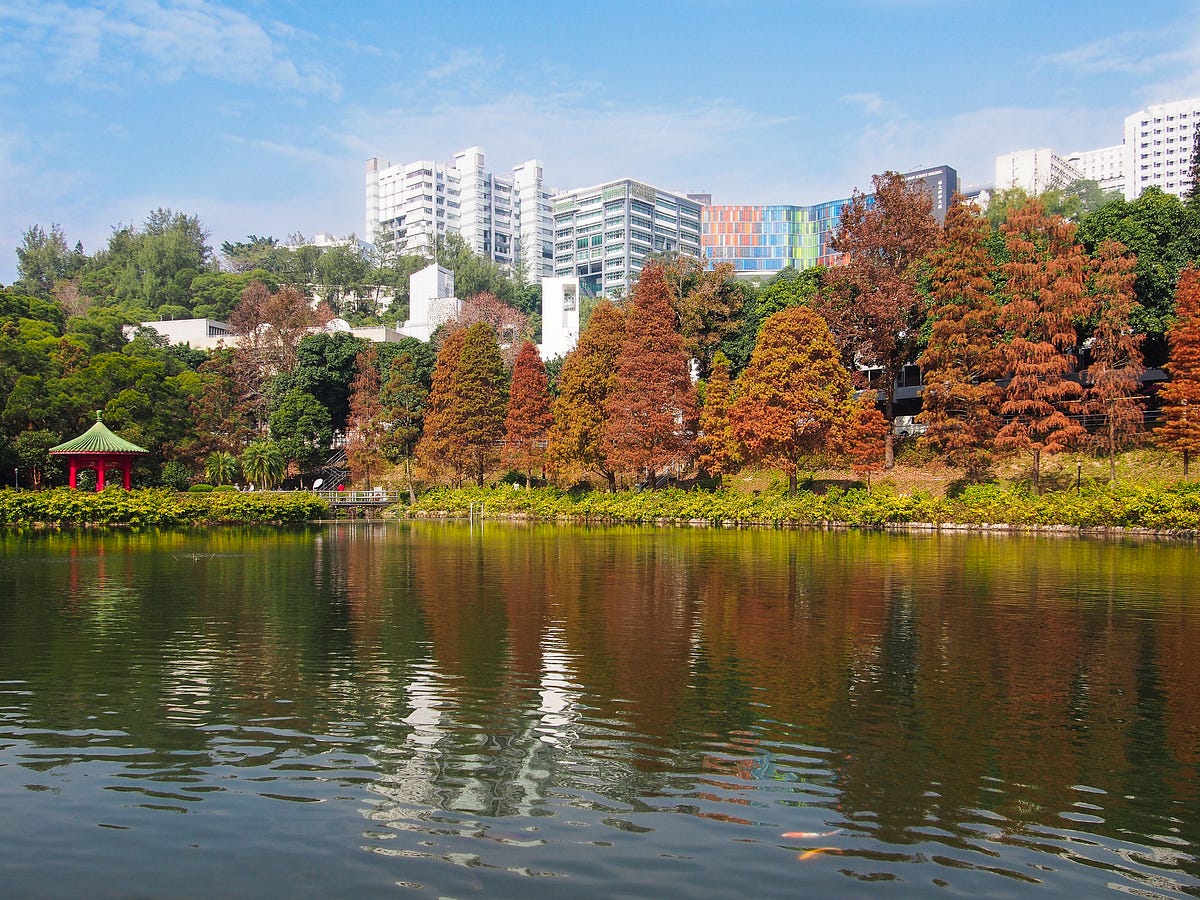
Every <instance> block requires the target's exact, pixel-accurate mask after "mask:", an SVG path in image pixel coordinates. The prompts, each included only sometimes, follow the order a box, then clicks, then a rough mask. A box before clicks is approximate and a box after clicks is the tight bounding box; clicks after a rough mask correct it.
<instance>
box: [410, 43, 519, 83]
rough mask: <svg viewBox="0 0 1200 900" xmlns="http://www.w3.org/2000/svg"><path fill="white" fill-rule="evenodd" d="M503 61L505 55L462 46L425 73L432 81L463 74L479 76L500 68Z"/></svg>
mask: <svg viewBox="0 0 1200 900" xmlns="http://www.w3.org/2000/svg"><path fill="white" fill-rule="evenodd" d="M503 63H504V59H503V57H490V56H487V55H486V54H485V53H484V52H483V51H482V50H478V49H476V50H465V49H461V48H460V49H455V50H452V51H451V52H450V55H449V57H448V58H447V59H446V60H445V62H443V63H441V64H439V65H437V66H434V67H433V68H431V69H427V70H426V71H425V72H424V73H423V75H424V77H425V78H426V79H428V80H430V81H441V80H443V79H447V78H457V77H459V76H463V75H468V76H471V77H472V78H479V77H480V76H482V75H485V74H487V73H489V72H494V71H495V70H497V69H499V68H500V67H501V66H502V65H503Z"/></svg>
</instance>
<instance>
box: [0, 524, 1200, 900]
mask: <svg viewBox="0 0 1200 900" xmlns="http://www.w3.org/2000/svg"><path fill="white" fill-rule="evenodd" d="M0 810H3V814H2V815H0V879H2V882H3V885H4V887H3V892H4V894H5V895H6V896H21V897H25V896H35V897H36V896H62V895H87V896H89V897H117V896H121V897H125V896H163V895H169V896H173V897H209V896H213V895H243V896H251V895H253V896H263V897H266V896H289V897H292V896H329V895H337V896H378V895H390V894H399V895H411V894H422V895H425V896H429V897H462V896H467V895H477V894H487V895H490V896H514V897H515V896H520V897H563V896H572V897H589V896H590V897H650V896H663V895H668V894H672V893H673V894H678V895H682V896H696V897H733V896H756V897H768V896H779V897H783V896H788V897H791V896H797V895H801V894H809V895H816V896H865V895H871V894H886V895H887V896H889V897H890V896H897V895H911V896H928V895H931V894H936V893H939V891H940V892H943V893H945V894H947V895H953V896H980V895H982V896H1011V895H1013V894H1018V893H1026V892H1040V893H1042V894H1047V895H1048V894H1054V895H1068V894H1069V895H1072V896H1082V895H1090V896H1096V895H1098V894H1101V893H1105V892H1117V893H1124V894H1133V895H1135V896H1139V897H1185V896H1200V552H1198V551H1197V549H1196V547H1195V546H1194V545H1191V544H1173V543H1152V542H1144V543H1137V542H1117V541H1103V540H1096V541H1091V540H1080V539H1074V538H1072V539H1055V538H1033V537H1010V536H1003V537H1002V536H992V537H987V536H977V535H965V534H964V535H942V536H938V535H918V536H902V535H887V534H878V533H859V532H828V533H827V532H820V531H774V530H745V531H722V530H689V529H654V528H617V527H614V528H584V527H573V526H553V527H552V526H545V525H512V524H505V523H500V522H485V523H483V524H482V525H480V524H478V523H477V524H475V525H474V526H471V525H468V524H466V523H443V522H415V523H394V522H391V523H382V522H343V523H335V524H330V525H323V526H313V527H309V528H301V529H294V530H267V529H262V530H254V529H226V530H214V531H203V532H201V531H196V532H183V531H181V532H150V533H130V532H123V531H80V532H66V533H58V534H55V533H39V532H15V533H8V534H0Z"/></svg>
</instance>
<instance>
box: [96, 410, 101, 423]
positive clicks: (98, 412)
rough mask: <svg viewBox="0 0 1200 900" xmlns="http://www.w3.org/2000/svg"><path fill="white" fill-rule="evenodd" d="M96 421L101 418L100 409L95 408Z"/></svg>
mask: <svg viewBox="0 0 1200 900" xmlns="http://www.w3.org/2000/svg"><path fill="white" fill-rule="evenodd" d="M96 421H97V422H99V421H101V419H100V410H96Z"/></svg>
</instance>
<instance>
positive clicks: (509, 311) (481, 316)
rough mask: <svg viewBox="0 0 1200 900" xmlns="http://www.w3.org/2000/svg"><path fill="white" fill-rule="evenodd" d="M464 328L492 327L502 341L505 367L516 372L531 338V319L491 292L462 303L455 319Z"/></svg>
mask: <svg viewBox="0 0 1200 900" xmlns="http://www.w3.org/2000/svg"><path fill="white" fill-rule="evenodd" d="M455 321H456V322H457V324H459V325H461V326H462V327H464V328H465V327H466V326H468V325H472V324H474V323H475V322H486V323H487V324H488V325H490V326H491V328H492V331H493V332H495V334H496V339H497V341H499V344H500V349H501V353H502V355H503V357H504V365H505V368H507V369H512V367H513V365H514V363H515V362H516V359H517V352H518V351H519V350H520V348H521V344H522V342H523V341H525V340H526V339H527V338H529V337H531V336H532V335H531V333H530V330H529V316H527V315H526V314H525V313H523V312H521V311H520V310H518V309H514V308H513V307H512V306H509V305H508V304H507V303H505V302H504V301H503V300H501V299H500V298H499V297H497V296H496V295H495V294H493V293H491V292H490V291H484V292H483V293H479V294H474V295H473V296H470V297H467V298H466V299H465V300H463V301H462V305H461V307H460V308H459V312H458V316H457V318H456V320H455Z"/></svg>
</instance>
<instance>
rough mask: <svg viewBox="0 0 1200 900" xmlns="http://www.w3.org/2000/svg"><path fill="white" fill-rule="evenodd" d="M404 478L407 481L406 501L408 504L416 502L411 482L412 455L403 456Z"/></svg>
mask: <svg viewBox="0 0 1200 900" xmlns="http://www.w3.org/2000/svg"><path fill="white" fill-rule="evenodd" d="M404 480H405V481H407V482H408V502H409V503H410V504H413V503H416V502H417V494H416V492H415V491H414V490H413V483H412V457H410V456H406V457H404Z"/></svg>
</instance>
